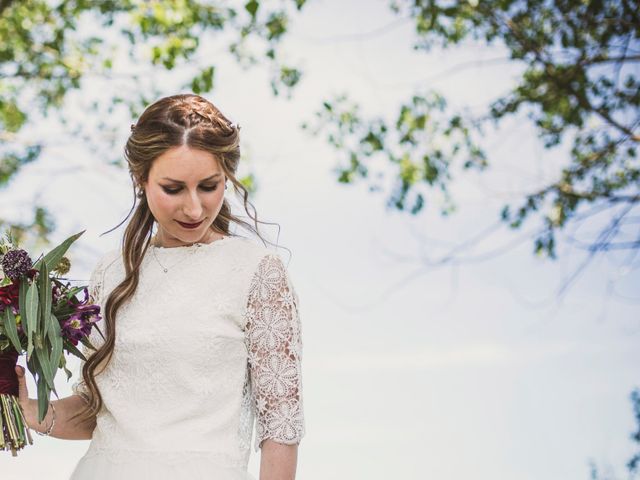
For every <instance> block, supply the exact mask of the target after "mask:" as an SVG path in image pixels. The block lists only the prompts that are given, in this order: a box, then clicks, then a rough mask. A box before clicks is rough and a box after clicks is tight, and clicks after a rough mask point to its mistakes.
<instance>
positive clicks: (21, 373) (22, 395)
mask: <svg viewBox="0 0 640 480" xmlns="http://www.w3.org/2000/svg"><path fill="white" fill-rule="evenodd" d="M16 375H17V376H18V398H19V399H20V400H26V399H28V398H29V391H28V390H27V379H26V376H25V370H24V367H22V366H20V365H16Z"/></svg>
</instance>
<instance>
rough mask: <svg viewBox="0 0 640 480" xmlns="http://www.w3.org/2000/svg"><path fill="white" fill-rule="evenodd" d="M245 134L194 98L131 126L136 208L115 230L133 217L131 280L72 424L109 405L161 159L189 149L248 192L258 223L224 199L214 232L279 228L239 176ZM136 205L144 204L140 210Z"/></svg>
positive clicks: (165, 104) (126, 249)
mask: <svg viewBox="0 0 640 480" xmlns="http://www.w3.org/2000/svg"><path fill="white" fill-rule="evenodd" d="M239 131H240V126H239V125H234V124H233V123H232V122H230V121H229V120H228V119H227V118H226V117H225V116H224V115H223V114H222V113H221V112H220V110H218V109H217V108H216V107H215V106H214V105H213V104H212V103H211V102H209V101H208V100H206V99H205V98H203V97H201V96H199V95H194V94H181V95H172V96H169V97H164V98H161V99H160V100H158V101H156V102H155V103H153V104H152V105H149V106H148V107H147V108H146V110H145V111H144V112H143V113H142V115H141V116H140V118H139V119H138V122H137V123H136V124H134V125H131V135H130V136H129V138H128V140H127V143H126V145H125V149H124V155H125V158H126V160H127V163H128V166H129V173H130V176H131V180H132V182H133V191H134V203H133V206H132V208H131V211H129V214H128V215H127V217H126V218H125V219H124V220H123V221H122V222H121V223H120V224H119V225H117V226H116V227H114V229H115V228H118V227H119V226H120V225H122V223H124V222H125V221H126V220H127V218H129V216H131V212H133V216H132V218H131V220H130V222H129V224H128V225H127V227H126V229H125V232H124V236H123V240H122V259H123V263H124V268H125V277H124V280H122V282H120V283H119V284H118V285H117V286H116V287H115V288H114V289H113V290H112V291H111V293H110V294H109V296H108V298H107V299H106V303H105V302H103V308H102V315H103V317H104V320H105V326H106V328H105V330H106V334H105V340H104V343H103V344H102V345H101V346H100V347H99V348H98V349H97V350H96V351H95V352H93V353H92V354H91V355H90V356H88V358H87V360H86V361H85V363H84V365H83V367H82V380H83V382H84V384H85V385H86V388H87V390H88V394H87V396H86V398H85V400H86V405H85V407H84V408H83V409H82V410H80V411H79V412H77V413H76V414H75V415H73V416H72V417H71V420H73V419H75V418H77V417H80V418H79V422H80V423H85V422H87V423H91V422H93V421H94V420H95V417H96V415H97V414H98V413H99V412H100V409H101V408H102V405H103V400H102V396H101V394H100V391H99V389H98V385H97V383H96V381H95V376H96V375H98V374H99V373H100V372H102V371H103V370H104V368H106V366H107V365H108V363H109V361H110V360H111V357H112V355H113V349H114V345H115V338H116V315H117V313H118V310H119V309H120V307H122V305H124V304H125V303H126V302H127V301H128V300H129V299H130V298H131V297H132V296H133V294H134V293H135V291H136V289H137V287H138V281H139V269H140V265H141V263H142V259H143V258H144V255H145V253H146V252H147V249H148V248H149V245H150V243H151V237H152V234H153V225H154V222H155V219H154V217H153V215H152V214H151V211H150V209H149V206H148V204H147V199H146V197H145V195H144V193H140V192H139V193H138V194H137V195H136V185H137V184H138V185H139V184H141V183H142V182H145V181H147V180H148V176H149V171H150V170H151V165H152V164H153V161H154V160H155V159H156V158H158V157H159V156H160V155H162V154H163V153H164V152H166V151H167V150H169V149H171V148H174V147H180V146H183V145H186V146H188V147H191V148H196V149H200V150H204V151H207V152H209V153H211V154H213V156H214V157H215V158H216V159H217V160H218V162H219V164H220V166H221V168H222V170H223V171H224V174H225V175H226V177H227V179H228V180H230V181H231V183H232V184H233V186H234V191H235V192H236V193H238V192H242V198H243V206H244V210H245V211H246V212H247V215H248V217H249V218H250V219H251V220H253V225H252V224H250V223H248V222H246V221H244V220H241V219H240V218H238V217H236V216H235V215H233V214H232V213H231V208H230V206H229V203H228V201H227V199H224V200H223V204H222V208H221V209H220V212H219V213H218V215H217V217H216V218H215V220H214V222H213V224H212V225H211V229H212V230H214V231H216V232H218V233H222V234H226V235H231V233H230V231H229V227H230V225H231V224H232V223H234V224H237V225H241V226H243V227H245V228H247V229H248V230H249V231H251V232H253V233H255V234H256V235H257V236H258V237H260V239H262V241H263V242H266V240H265V239H264V238H263V237H262V235H261V234H260V232H259V231H258V223H264V224H270V225H273V224H272V223H270V222H262V221H259V220H258V218H257V217H258V216H257V212H256V209H255V207H254V206H253V205H252V204H251V202H250V201H249V192H248V191H247V189H246V188H245V187H244V186H243V185H242V183H240V182H239V181H238V179H237V178H236V176H235V174H236V171H237V169H238V163H239V162H240V135H239ZM136 200H139V201H138V204H137V206H136ZM114 229H112V230H109V231H108V232H105V233H109V232H110V231H113V230H114ZM269 243H271V242H269ZM99 365H102V368H101V370H100V372H97V373H96V369H97V367H98V366H99Z"/></svg>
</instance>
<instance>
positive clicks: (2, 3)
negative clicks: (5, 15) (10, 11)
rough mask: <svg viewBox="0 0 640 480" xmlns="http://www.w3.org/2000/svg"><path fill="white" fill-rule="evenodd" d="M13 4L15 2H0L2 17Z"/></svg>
mask: <svg viewBox="0 0 640 480" xmlns="http://www.w3.org/2000/svg"><path fill="white" fill-rule="evenodd" d="M12 3H13V0H0V15H2V12H4V11H5V9H6V8H7V7H8V6H9V5H11V4H12Z"/></svg>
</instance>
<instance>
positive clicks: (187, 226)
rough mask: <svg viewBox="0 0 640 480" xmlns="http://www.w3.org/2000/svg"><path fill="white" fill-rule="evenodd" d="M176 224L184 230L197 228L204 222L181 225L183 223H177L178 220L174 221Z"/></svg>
mask: <svg viewBox="0 0 640 480" xmlns="http://www.w3.org/2000/svg"><path fill="white" fill-rule="evenodd" d="M176 222H178V223H179V224H180V226H182V227H184V228H189V229H191V228H198V227H199V226H200V224H201V223H202V222H204V220H201V221H199V222H198V223H183V222H179V221H178V220H176Z"/></svg>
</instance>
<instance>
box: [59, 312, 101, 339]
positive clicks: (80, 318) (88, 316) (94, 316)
mask: <svg viewBox="0 0 640 480" xmlns="http://www.w3.org/2000/svg"><path fill="white" fill-rule="evenodd" d="M101 318H102V317H101V316H100V307H99V306H98V305H78V306H77V307H76V311H75V313H74V314H73V315H71V316H70V317H69V318H68V319H66V320H65V321H64V322H62V324H61V325H60V327H61V329H62V334H63V335H64V336H65V337H66V338H68V339H69V340H71V342H72V343H73V344H74V345H77V344H78V342H79V341H80V340H82V339H83V338H84V337H86V336H88V335H89V334H90V333H91V328H92V327H93V325H94V323H96V322H98V321H99V320H100V319H101Z"/></svg>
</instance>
